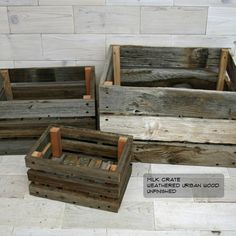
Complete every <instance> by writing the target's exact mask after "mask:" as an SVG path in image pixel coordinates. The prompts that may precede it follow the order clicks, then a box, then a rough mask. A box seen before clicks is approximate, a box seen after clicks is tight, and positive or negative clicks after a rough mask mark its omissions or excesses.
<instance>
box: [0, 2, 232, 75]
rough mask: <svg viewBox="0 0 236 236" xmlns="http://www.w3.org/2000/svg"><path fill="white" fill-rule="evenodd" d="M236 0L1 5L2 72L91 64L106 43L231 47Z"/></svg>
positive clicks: (98, 66) (102, 56) (97, 60)
mask: <svg viewBox="0 0 236 236" xmlns="http://www.w3.org/2000/svg"><path fill="white" fill-rule="evenodd" d="M234 41H236V0H0V68H12V67H31V66H32V67H37V66H38V67H47V66H73V65H86V64H93V65H95V66H96V69H97V73H98V74H100V73H101V71H102V67H103V63H104V60H105V55H106V51H107V48H108V46H109V45H110V44H113V43H114V44H139V45H142V44H145V45H151V46H181V47H184V46H187V47H191V46H210V47H233V45H234V44H233V42H234Z"/></svg>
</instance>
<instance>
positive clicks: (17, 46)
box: [0, 34, 43, 60]
mask: <svg viewBox="0 0 236 236" xmlns="http://www.w3.org/2000/svg"><path fill="white" fill-rule="evenodd" d="M22 45H24V47H22ZM0 51H1V54H0V60H37V59H38V60H41V59H42V57H43V56H42V55H43V53H42V44H41V37H40V35H37V34H32V35H23V34H21V35H15V34H10V35H5V34H1V35H0Z"/></svg>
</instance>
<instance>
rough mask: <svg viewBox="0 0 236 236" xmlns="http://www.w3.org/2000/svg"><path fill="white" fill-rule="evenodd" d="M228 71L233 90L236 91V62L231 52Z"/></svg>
mask: <svg viewBox="0 0 236 236" xmlns="http://www.w3.org/2000/svg"><path fill="white" fill-rule="evenodd" d="M227 73H228V75H229V78H230V81H231V88H230V89H231V90H233V91H236V64H235V61H234V59H233V57H232V55H231V54H229V55H228V63H227Z"/></svg>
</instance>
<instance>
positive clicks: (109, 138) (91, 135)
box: [61, 123, 120, 146]
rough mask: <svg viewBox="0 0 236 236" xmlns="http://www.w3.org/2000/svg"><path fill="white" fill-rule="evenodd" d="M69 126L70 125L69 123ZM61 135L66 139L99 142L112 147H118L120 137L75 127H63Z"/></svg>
mask: <svg viewBox="0 0 236 236" xmlns="http://www.w3.org/2000/svg"><path fill="white" fill-rule="evenodd" d="M68 124H69V123H68ZM61 134H62V135H63V137H64V138H67V139H74V140H83V141H94V140H96V141H98V142H101V143H103V144H110V145H112V146H117V144H118V140H119V137H120V135H118V134H112V133H103V132H99V131H98V130H90V131H89V132H88V130H87V129H82V128H80V129H79V132H78V129H77V128H75V127H66V126H62V127H61Z"/></svg>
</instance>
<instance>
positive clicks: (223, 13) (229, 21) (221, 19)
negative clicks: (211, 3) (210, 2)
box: [206, 7, 236, 35]
mask: <svg viewBox="0 0 236 236" xmlns="http://www.w3.org/2000/svg"><path fill="white" fill-rule="evenodd" d="M235 22H236V8H234V7H210V8H209V13H208V24H207V31H206V33H207V34H209V35H217V34H219V32H220V34H221V35H236V33H235V32H234V31H233V30H232V29H234V28H235V26H236V23H235Z"/></svg>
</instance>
